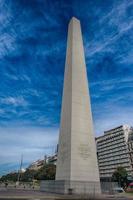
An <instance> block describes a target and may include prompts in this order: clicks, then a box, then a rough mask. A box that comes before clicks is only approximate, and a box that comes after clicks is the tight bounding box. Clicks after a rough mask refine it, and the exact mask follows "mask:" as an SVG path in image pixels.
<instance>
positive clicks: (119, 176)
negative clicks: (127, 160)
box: [112, 167, 128, 187]
mask: <svg viewBox="0 0 133 200" xmlns="http://www.w3.org/2000/svg"><path fill="white" fill-rule="evenodd" d="M127 176H128V174H127V171H126V169H125V168H123V167H118V168H117V169H116V171H115V172H114V173H113V175H112V179H113V181H117V182H118V183H119V185H120V186H121V187H125V186H126V185H127V183H128V180H127Z"/></svg>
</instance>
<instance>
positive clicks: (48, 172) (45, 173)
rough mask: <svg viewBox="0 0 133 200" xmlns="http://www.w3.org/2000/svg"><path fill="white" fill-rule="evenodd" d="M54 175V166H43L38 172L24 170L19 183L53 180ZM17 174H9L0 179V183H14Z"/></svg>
mask: <svg viewBox="0 0 133 200" xmlns="http://www.w3.org/2000/svg"><path fill="white" fill-rule="evenodd" d="M55 173H56V166H55V165H54V164H45V165H44V166H43V167H41V168H40V169H38V170H31V169H26V171H25V172H24V173H22V174H21V175H20V181H22V182H27V181H32V180H33V179H36V180H54V179H55ZM17 178H18V173H10V174H7V175H4V176H2V177H1V178H0V181H13V182H16V181H17Z"/></svg>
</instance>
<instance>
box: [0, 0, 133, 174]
mask: <svg viewBox="0 0 133 200" xmlns="http://www.w3.org/2000/svg"><path fill="white" fill-rule="evenodd" d="M0 10H1V12H0V81H1V84H0V175H1V174H4V173H6V172H8V171H10V170H15V169H18V167H19V162H20V157H21V154H22V153H23V155H24V166H27V165H28V164H30V162H32V161H34V160H36V159H39V158H43V156H44V155H45V154H52V153H54V151H55V148H56V144H57V142H58V132H59V122H60V111H61V98H62V89H63V78H64V67H65V54H66V41H67V29H68V23H69V20H70V19H71V17H73V16H75V17H77V18H78V19H79V20H80V22H81V27H82V33H83V41H84V49H85V57H86V65H87V73H88V78H89V84H90V95H91V104H92V113H93V120H94V129H95V135H96V136H98V135H101V134H103V132H104V130H108V129H110V128H113V127H116V126H119V125H121V124H129V125H133V105H132V104H133V67H132V64H133V56H132V55H133V43H132V41H133V2H132V1H130V0H110V1H102V0H86V1H84V2H83V1H82V0H61V1H60V0H45V1H44V0H6V1H5V0H0Z"/></svg>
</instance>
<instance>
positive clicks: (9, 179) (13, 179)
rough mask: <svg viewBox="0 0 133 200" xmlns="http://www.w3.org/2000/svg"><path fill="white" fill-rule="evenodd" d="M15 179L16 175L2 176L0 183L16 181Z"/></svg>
mask: <svg viewBox="0 0 133 200" xmlns="http://www.w3.org/2000/svg"><path fill="white" fill-rule="evenodd" d="M17 177H18V173H10V174H6V175H4V176H2V177H1V178H0V181H2V182H6V181H14V182H16V181H17Z"/></svg>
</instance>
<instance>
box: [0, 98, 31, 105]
mask: <svg viewBox="0 0 133 200" xmlns="http://www.w3.org/2000/svg"><path fill="white" fill-rule="evenodd" d="M0 102H1V103H4V104H7V105H13V106H27V105H28V102H27V101H26V100H25V99H24V97H22V96H18V97H6V98H1V99H0Z"/></svg>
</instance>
